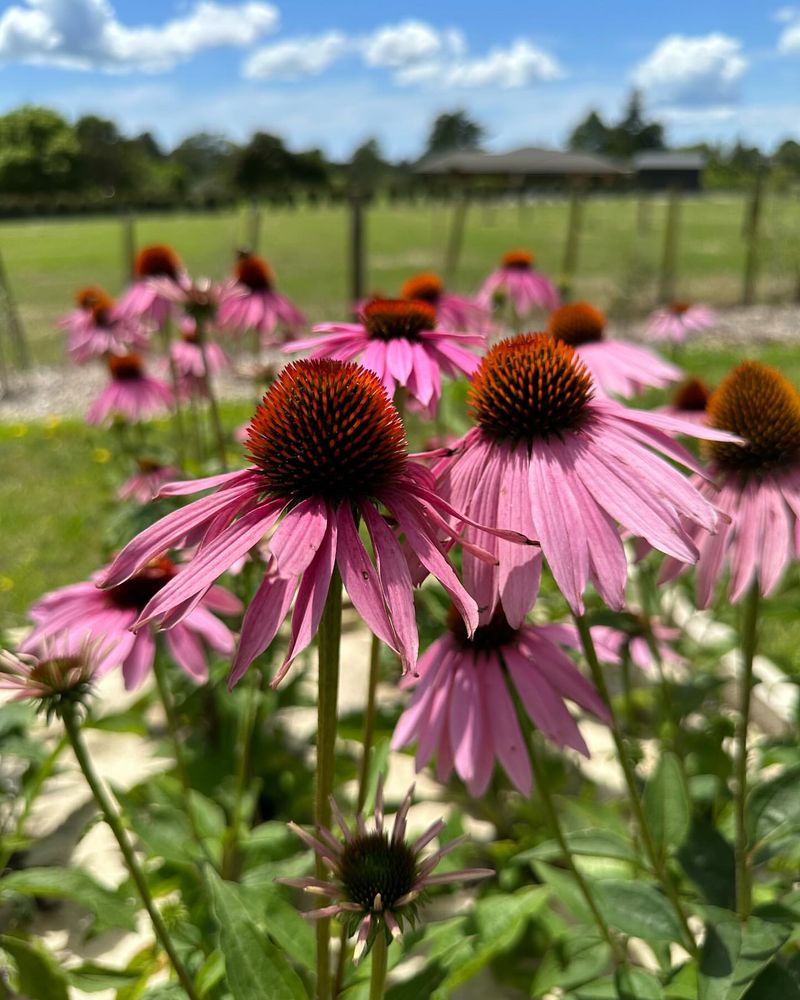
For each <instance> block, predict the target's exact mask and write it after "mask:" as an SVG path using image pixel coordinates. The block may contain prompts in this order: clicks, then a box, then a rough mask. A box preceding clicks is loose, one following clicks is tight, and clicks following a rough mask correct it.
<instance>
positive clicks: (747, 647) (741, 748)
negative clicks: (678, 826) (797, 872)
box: [734, 583, 759, 920]
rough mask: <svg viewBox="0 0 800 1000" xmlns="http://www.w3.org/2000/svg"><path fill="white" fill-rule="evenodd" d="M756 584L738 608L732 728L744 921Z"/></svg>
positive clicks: (748, 897) (748, 903)
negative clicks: (739, 657)
mask: <svg viewBox="0 0 800 1000" xmlns="http://www.w3.org/2000/svg"><path fill="white" fill-rule="evenodd" d="M758 608H759V593H758V584H757V583H754V584H753V585H752V586H751V588H750V592H749V593H748V595H747V597H746V599H745V603H744V605H743V607H742V619H741V628H740V644H741V649H742V665H741V672H740V675H739V719H738V722H737V726H736V756H735V760H734V775H735V778H736V788H735V795H734V808H735V819H736V909H737V910H738V911H739V916H740V917H741V918H742V920H747V919H748V917H749V916H750V910H751V907H752V902H753V900H752V894H753V890H752V883H751V877H750V858H749V848H750V845H749V838H748V836H747V812H746V805H747V730H748V728H749V725H750V705H751V702H752V692H753V660H754V659H755V654H756V643H757V641H758Z"/></svg>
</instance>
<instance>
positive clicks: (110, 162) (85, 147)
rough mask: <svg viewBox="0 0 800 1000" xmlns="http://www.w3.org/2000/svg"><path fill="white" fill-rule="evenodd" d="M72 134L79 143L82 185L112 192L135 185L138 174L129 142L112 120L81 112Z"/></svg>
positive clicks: (79, 170) (79, 172)
mask: <svg viewBox="0 0 800 1000" xmlns="http://www.w3.org/2000/svg"><path fill="white" fill-rule="evenodd" d="M75 136H76V138H77V140H78V146H79V152H78V160H77V172H78V175H79V181H80V186H81V187H82V188H85V189H88V190H102V191H104V192H107V193H114V192H116V191H130V190H132V189H134V188H135V187H136V184H137V180H138V178H137V175H136V170H135V166H136V164H135V161H134V158H133V157H132V156H131V149H130V142H129V140H128V139H126V138H125V137H124V136H123V135H122V134H121V133H120V132H119V129H118V128H117V126H116V125H115V124H114V122H112V121H109V120H108V119H106V118H98V117H97V116H96V115H84V116H83V117H82V118H79V119H78V121H77V122H76V123H75Z"/></svg>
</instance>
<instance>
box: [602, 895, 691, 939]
mask: <svg viewBox="0 0 800 1000" xmlns="http://www.w3.org/2000/svg"><path fill="white" fill-rule="evenodd" d="M592 891H593V892H594V894H595V898H596V899H597V904H598V907H599V908H600V911H601V912H602V914H603V916H604V917H605V918H606V920H607V921H608V922H609V924H611V926H612V927H616V928H617V930H620V931H622V932H623V933H624V934H630V935H631V936H632V937H638V938H642V939H643V940H644V941H649V942H650V943H651V944H658V943H660V942H670V941H682V939H683V934H682V931H681V925H680V924H679V923H678V919H677V917H676V916H675V913H674V911H673V909H672V907H671V906H670V904H669V903H668V902H667V900H666V899H665V898H664V897H663V896H662V895H661V893H660V892H659V891H658V890H657V889H656V888H655V886H653V885H650V884H648V883H646V882H626V881H622V880H617V879H607V880H603V881H598V882H593V883H592Z"/></svg>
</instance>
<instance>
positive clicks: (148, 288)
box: [117, 243, 188, 329]
mask: <svg viewBox="0 0 800 1000" xmlns="http://www.w3.org/2000/svg"><path fill="white" fill-rule="evenodd" d="M133 273H134V281H133V284H132V285H131V286H130V287H129V288H128V289H127V291H125V293H124V294H123V296H122V298H121V299H120V300H119V302H118V303H117V312H118V313H119V314H120V315H121V316H124V317H126V318H130V319H140V320H142V321H143V322H146V323H152V324H153V326H155V327H156V328H159V329H160V328H161V327H163V326H164V324H165V323H166V321H167V319H168V318H169V317H170V316H171V315H172V311H173V305H174V303H173V300H172V299H171V298H170V297H169V296H166V295H164V285H163V284H160V285H159V284H158V283H156V282H154V281H153V280H152V279H154V278H158V279H165V280H166V281H167V282H169V283H170V284H172V285H175V286H180V285H181V284H185V283H186V282H187V281H188V278H187V275H186V272H185V271H184V268H183V264H182V263H181V260H180V257H178V255H177V254H176V253H175V251H174V250H173V249H172V247H170V246H167V244H166V243H157V244H153V245H152V246H147V247H143V248H142V249H141V250H140V251H139V253H138V254H137V255H136V262H135V264H134V269H133Z"/></svg>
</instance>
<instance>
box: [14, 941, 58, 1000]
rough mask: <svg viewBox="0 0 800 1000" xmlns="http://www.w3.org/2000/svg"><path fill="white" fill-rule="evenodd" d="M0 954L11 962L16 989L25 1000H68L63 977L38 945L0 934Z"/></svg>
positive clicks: (52, 958)
mask: <svg viewBox="0 0 800 1000" xmlns="http://www.w3.org/2000/svg"><path fill="white" fill-rule="evenodd" d="M0 950H2V951H4V952H6V953H7V954H8V955H10V956H11V958H12V959H13V961H14V965H15V967H16V972H17V988H18V989H19V990H21V991H22V993H23V994H25V996H27V997H28V998H29V1000H69V992H68V989H67V977H66V975H65V973H64V971H63V969H61V968H60V967H59V965H58V963H57V962H56V960H55V958H54V957H53V956H52V955H51V954H50V953H49V952H48V951H46V950H45V948H44V947H43V946H42V945H41V944H39V943H37V942H36V941H33V940H26V939H25V938H21V937H11V936H10V935H8V934H3V935H2V936H0Z"/></svg>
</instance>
